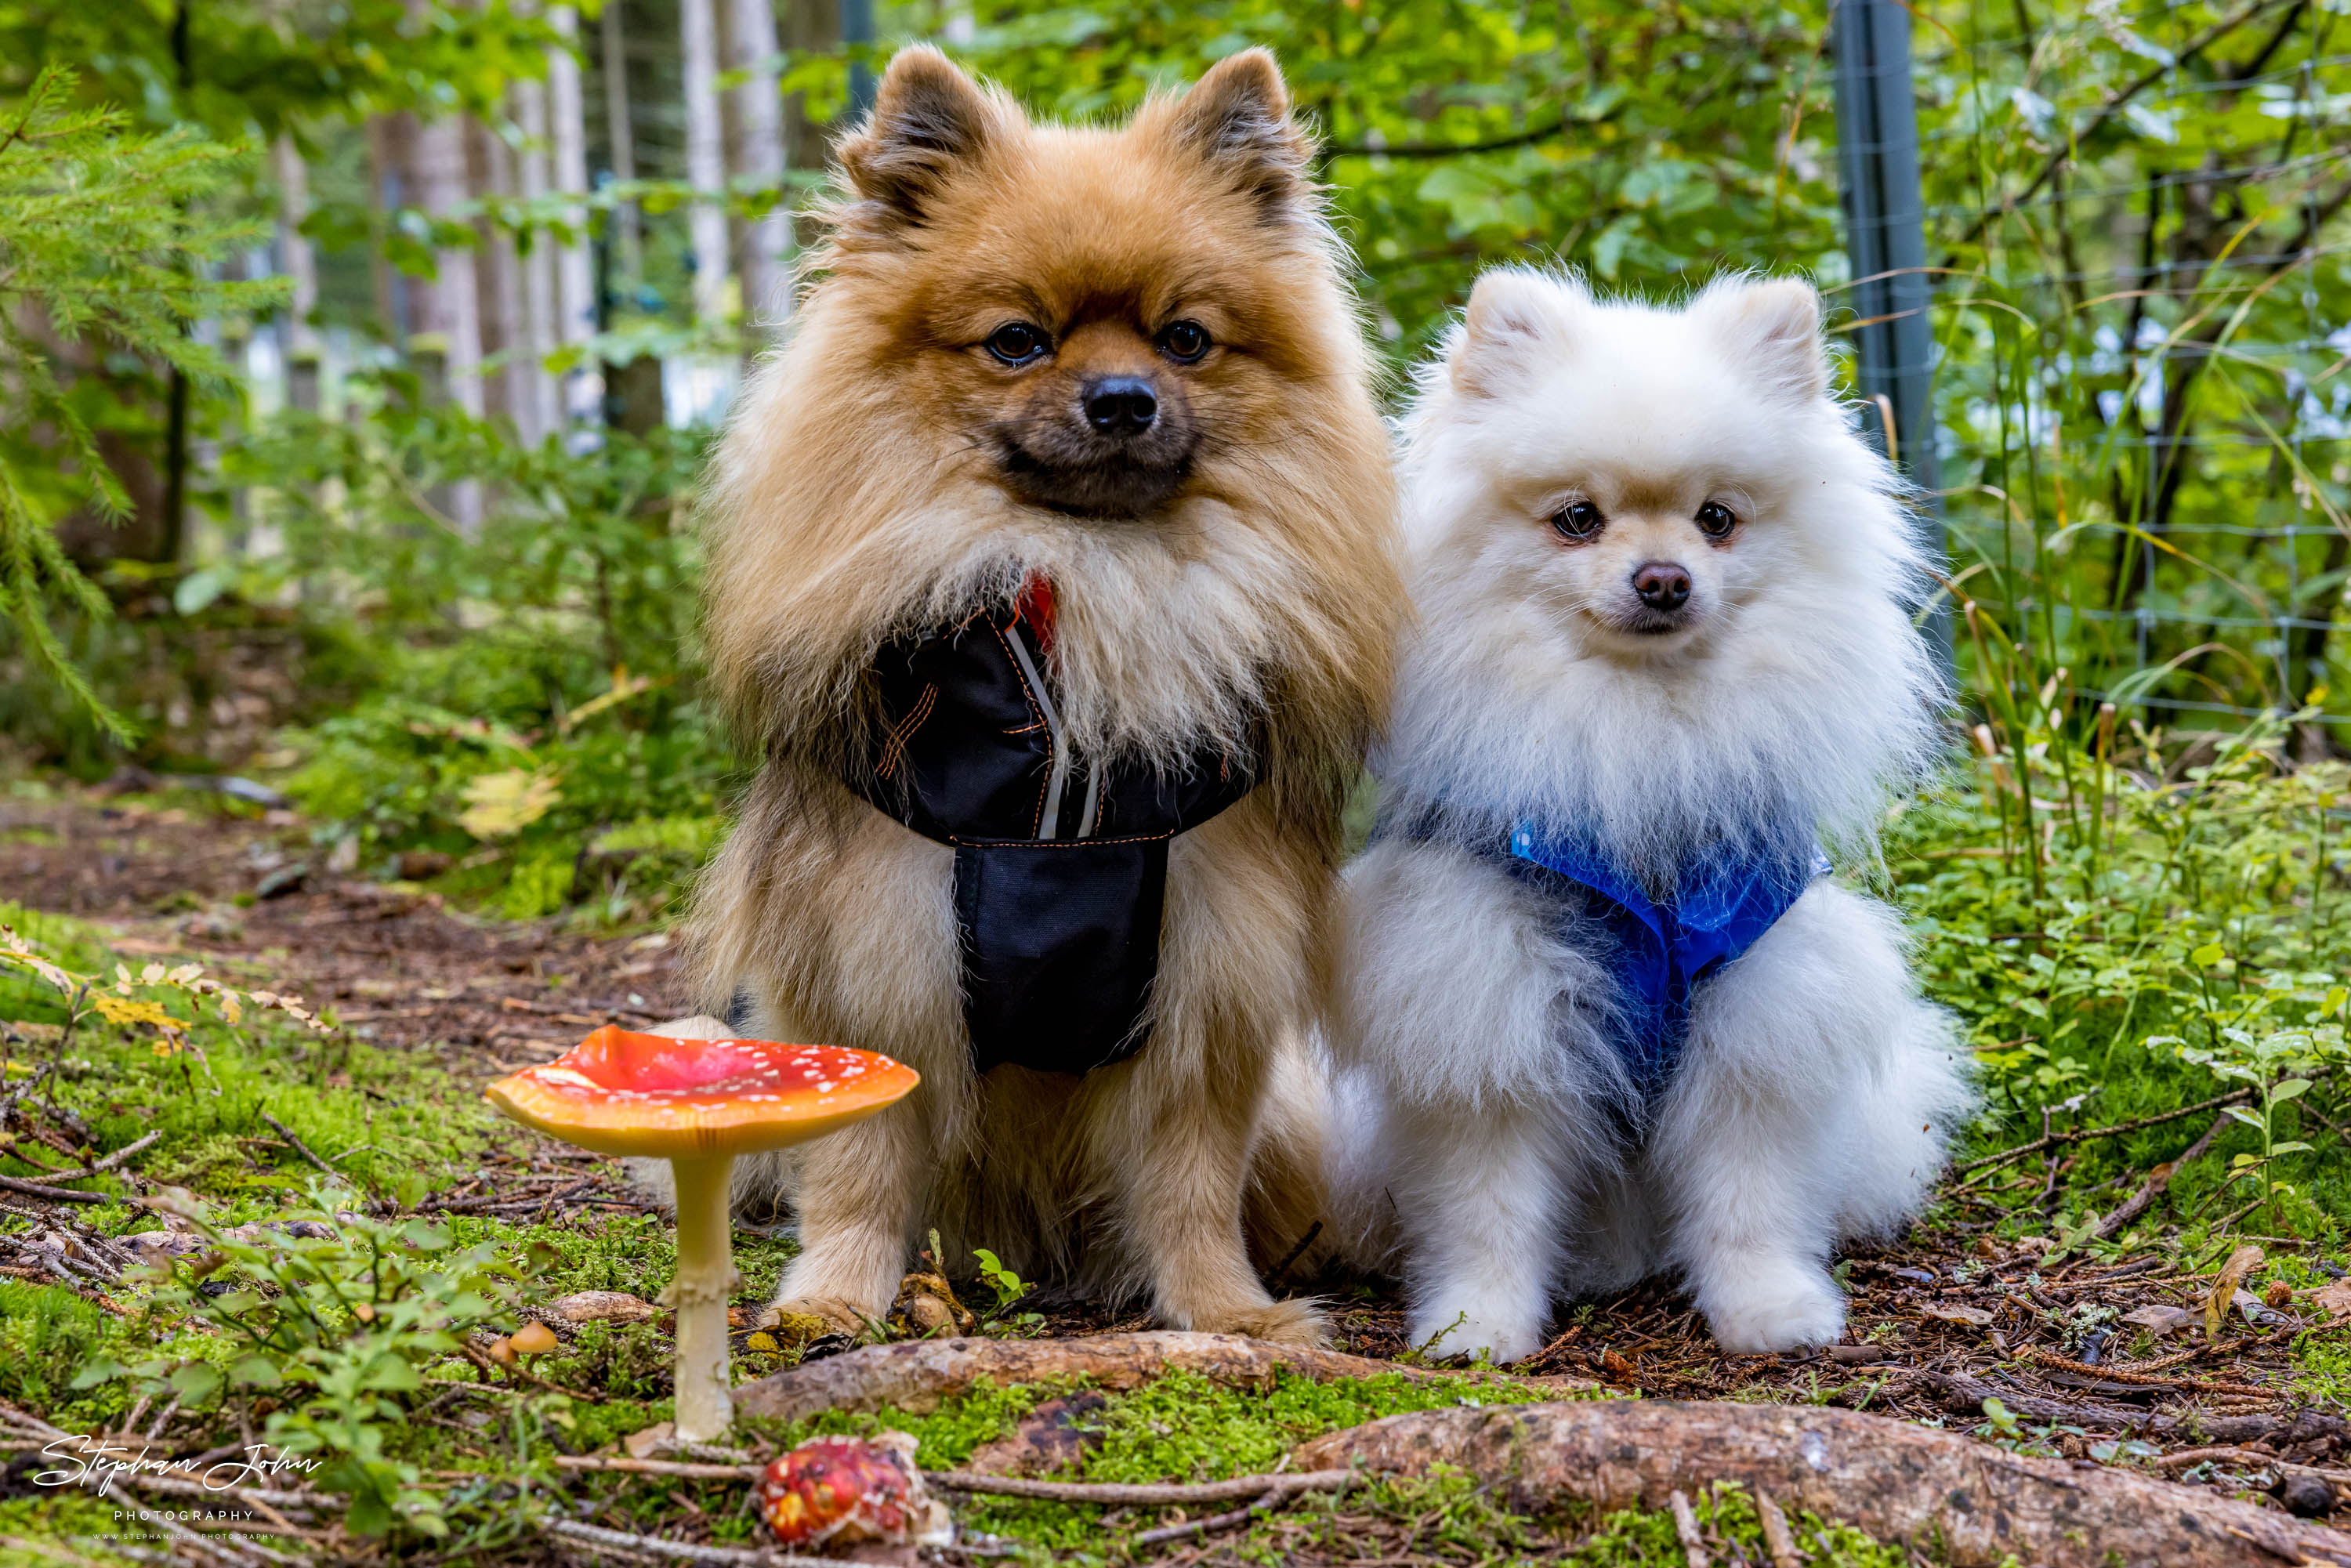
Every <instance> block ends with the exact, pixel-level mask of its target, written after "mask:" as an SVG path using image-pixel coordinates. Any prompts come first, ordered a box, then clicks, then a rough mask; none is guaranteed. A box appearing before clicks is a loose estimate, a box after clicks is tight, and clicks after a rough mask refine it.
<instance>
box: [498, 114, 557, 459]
mask: <svg viewBox="0 0 2351 1568" xmlns="http://www.w3.org/2000/svg"><path fill="white" fill-rule="evenodd" d="M507 91H508V93H509V95H510V97H511V100H512V103H513V106H514V117H515V123H516V124H517V125H518V126H520V127H521V129H522V151H521V152H519V153H518V154H517V156H516V159H515V163H516V166H517V172H519V173H520V174H521V176H522V181H521V183H522V196H523V200H524V202H525V203H526V204H528V205H529V206H531V207H534V208H535V207H536V206H537V205H538V204H539V203H540V202H542V201H544V200H545V199H546V198H547V197H548V196H549V195H550V194H552V193H553V192H554V189H555V179H554V160H553V158H552V156H551V155H550V152H549V145H548V143H549V134H548V115H547V84H546V83H545V82H543V81H540V80H538V79H537V78H529V77H526V78H523V79H522V80H520V81H517V82H516V83H515V84H514V85H513V86H512V87H511V88H509V89H507ZM522 263H523V268H522V273H523V291H522V292H523V319H524V324H525V333H526V336H525V339H524V342H523V346H522V353H521V356H520V357H521V359H522V361H524V363H525V364H526V366H527V367H528V372H527V375H526V377H525V382H524V384H525V386H526V387H527V388H528V396H529V398H530V439H531V440H532V441H534V442H538V441H543V440H545V439H546V438H547V436H548V435H549V433H550V432H553V431H556V430H559V429H560V428H561V427H562V424H563V406H562V403H561V402H560V401H559V391H558V389H557V387H556V384H555V378H554V377H553V376H551V375H549V373H548V370H547V359H548V356H549V354H552V353H553V352H555V341H556V339H555V329H556V317H557V314H558V312H559V304H558V301H557V299H556V296H555V287H556V285H555V246H554V243H553V236H551V235H548V234H546V233H544V232H541V233H538V234H534V235H532V236H531V244H530V248H529V249H528V251H526V252H525V253H524V255H523V258H522Z"/></svg>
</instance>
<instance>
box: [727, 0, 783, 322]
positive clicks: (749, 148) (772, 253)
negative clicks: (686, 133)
mask: <svg viewBox="0 0 2351 1568" xmlns="http://www.w3.org/2000/svg"><path fill="white" fill-rule="evenodd" d="M721 4H722V5H724V7H725V11H724V13H723V17H722V19H723V21H724V22H725V24H726V26H725V49H724V57H725V61H726V69H727V70H728V72H730V73H734V74H740V75H743V76H744V77H745V80H744V81H743V83H742V85H740V86H739V87H737V88H735V89H733V90H732V91H730V92H729V93H727V95H726V172H727V173H728V174H729V175H730V176H731V177H733V178H734V179H736V180H742V181H750V182H758V183H771V184H776V185H778V186H780V184H781V183H782V180H783V174H784V139H783V104H782V102H781V100H780V99H778V97H777V95H776V66H775V55H776V14H775V12H774V11H773V10H772V9H771V8H770V7H771V5H772V0H721ZM790 225H791V209H790V206H789V204H788V203H786V202H785V201H784V199H783V195H782V193H781V191H780V190H778V193H777V198H776V204H775V206H773V207H772V208H770V209H769V210H768V212H767V213H766V214H764V215H762V216H760V217H758V218H748V219H738V220H737V221H736V223H735V224H734V225H733V228H734V234H735V255H736V257H737V267H738V269H739V276H740V277H742V280H743V350H744V353H745V354H746V355H747V356H749V355H754V354H757V353H758V351H759V350H760V349H761V348H762V347H763V346H765V344H766V342H767V340H768V338H769V337H771V336H772V335H773V334H774V331H775V329H776V328H777V327H778V326H780V325H781V324H782V323H783V321H784V320H785V319H786V318H788V317H789V315H790V314H791V306H792V301H791V268H790V264H789V257H790V254H791V249H792V242H791V230H790Z"/></svg>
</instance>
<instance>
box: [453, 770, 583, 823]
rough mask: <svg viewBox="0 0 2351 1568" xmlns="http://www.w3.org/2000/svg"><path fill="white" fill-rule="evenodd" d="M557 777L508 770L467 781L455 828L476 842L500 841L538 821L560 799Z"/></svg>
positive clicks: (552, 774)
mask: <svg viewBox="0 0 2351 1568" xmlns="http://www.w3.org/2000/svg"><path fill="white" fill-rule="evenodd" d="M559 779H560V775H559V774H556V773H553V772H547V773H532V772H529V771H527V770H526V769H524V768H508V769H507V770H506V771H505V772H503V773H484V774H481V775H479V776H477V777H475V778H474V779H469V780H467V781H466V784H465V810H464V811H462V812H461V813H459V814H458V817H457V821H458V824H459V825H460V826H461V827H463V828H464V829H465V831H467V832H469V833H471V834H473V835H474V836H475V838H477V839H495V838H502V837H504V836H505V835H507V834H508V833H517V832H520V831H522V830H523V829H525V828H527V827H528V826H530V825H531V824H532V823H533V822H536V821H538V820H539V819H540V818H541V817H544V816H546V815H547V813H548V812H549V810H552V809H553V808H554V806H555V803H556V802H557V801H559V800H562V799H563V792H562V790H560V789H558V788H557V784H558V782H559Z"/></svg>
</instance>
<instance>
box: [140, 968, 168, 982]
mask: <svg viewBox="0 0 2351 1568" xmlns="http://www.w3.org/2000/svg"><path fill="white" fill-rule="evenodd" d="M162 977H163V966H162V965H161V964H150V965H148V966H147V967H145V968H143V969H141V970H140V971H139V983H140V984H141V985H142V986H152V985H154V984H155V983H156V982H157V981H159V980H161V979H162Z"/></svg>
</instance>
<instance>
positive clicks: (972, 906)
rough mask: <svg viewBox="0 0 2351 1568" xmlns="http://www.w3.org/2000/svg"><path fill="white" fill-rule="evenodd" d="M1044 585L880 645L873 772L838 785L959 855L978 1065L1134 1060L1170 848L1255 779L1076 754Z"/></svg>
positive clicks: (1220, 762) (1223, 761) (1217, 769)
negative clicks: (1053, 676) (1065, 718)
mask: <svg viewBox="0 0 2351 1568" xmlns="http://www.w3.org/2000/svg"><path fill="white" fill-rule="evenodd" d="M1052 634H1053V601H1052V591H1051V588H1050V585H1049V584H1047V583H1045V582H1044V580H1042V579H1033V578H1032V579H1031V580H1029V585H1028V586H1027V587H1026V588H1025V589H1024V590H1023V591H1022V592H1021V595H1020V598H1019V602H1018V603H1017V604H1013V605H999V606H994V607H990V608H988V609H986V610H981V611H977V612H974V613H973V614H971V615H969V616H967V617H966V618H965V619H964V620H962V621H961V622H957V623H956V624H955V625H953V626H950V627H947V628H946V630H944V631H941V632H935V633H933V634H931V635H929V636H924V637H916V638H907V639H903V640H901V641H899V642H895V643H890V644H888V645H887V646H885V647H884V648H883V650H882V651H881V653H879V654H878V655H877V656H876V657H875V659H874V662H873V668H872V679H873V681H874V683H875V685H876V687H877V688H878V691H877V695H878V696H879V699H880V701H879V703H878V705H877V707H876V710H875V711H876V719H875V727H874V731H873V734H872V743H873V744H872V753H871V766H870V767H869V768H866V769H864V770H862V772H861V773H859V774H857V775H855V776H852V777H851V778H849V779H846V780H845V781H846V782H847V783H848V784H849V786H850V788H851V789H853V790H855V791H856V792H857V793H859V794H860V795H862V796H863V797H864V798H865V799H866V800H869V801H871V802H872V805H873V806H874V807H875V808H876V809H877V810H881V811H883V812H885V813H886V814H888V815H890V816H892V817H894V818H896V819H897V820H898V821H902V822H904V824H905V825H906V826H907V827H909V828H912V829H913V830H914V831H916V832H918V833H920V834H922V835H923V836H924V837H925V838H926V839H933V840H935V841H938V842H940V843H943V844H949V845H952V846H954V849H955V852H956V866H955V900H956V925H957V926H958V928H959V935H960V936H961V939H962V948H963V1016H964V1023H965V1026H966V1027H967V1029H968V1030H969V1031H970V1034H971V1047H972V1055H973V1059H974V1065H975V1066H976V1067H977V1070H978V1071H982V1072H985V1071H987V1070H988V1069H990V1068H992V1067H997V1066H1000V1065H1002V1064H1003V1063H1006V1062H1011V1063H1014V1064H1016V1065H1018V1066H1021V1067H1027V1068H1032V1069H1034V1070H1036V1071H1040V1072H1079V1073H1082V1072H1087V1071H1092V1069H1094V1068H1097V1067H1104V1066H1107V1065H1109V1064H1110V1063H1112V1062H1113V1061H1123V1060H1125V1059H1126V1058H1127V1057H1130V1056H1132V1055H1134V1053H1135V1052H1136V1051H1141V1050H1142V1049H1143V1047H1144V1042H1145V1041H1146V1040H1147V1039H1148V1038H1149V1031H1148V1030H1146V1029H1145V1028H1144V1026H1143V1012H1144V1006H1145V1005H1146V1003H1147V1002H1148V1000H1149V998H1150V990H1151V982H1152V979H1153V977H1155V975H1157V973H1158V972H1159V919H1160V910H1161V905H1162V904H1163V903H1164V901H1165V896H1166V891H1167V841H1169V840H1170V839H1172V838H1174V837H1175V835H1176V834H1177V833H1180V832H1182V831H1185V830H1186V829H1187V828H1196V827H1198V826H1199V825H1200V824H1201V823H1202V822H1205V821H1207V820H1208V819H1209V818H1211V817H1213V816H1215V815H1216V814H1217V812H1219V811H1221V810H1224V809H1225V808H1226V807H1228V806H1229V805H1231V804H1232V803H1233V802H1234V801H1236V800H1239V799H1240V798H1241V797H1242V796H1243V795H1246V794H1248V793H1249V787H1250V785H1251V783H1252V782H1253V780H1252V779H1251V778H1250V775H1249V771H1248V768H1247V767H1246V765H1245V764H1244V763H1243V762H1241V761H1239V760H1238V759H1236V758H1232V757H1229V756H1228V755H1226V754H1225V753H1224V752H1223V751H1221V750H1218V749H1213V748H1211V749H1204V750H1202V751H1201V752H1199V753H1198V754H1196V756H1195V757H1193V758H1192V759H1191V762H1190V765H1189V766H1188V767H1186V768H1185V769H1184V771H1183V773H1182V774H1181V775H1180V776H1175V777H1171V776H1168V775H1166V774H1163V773H1161V772H1159V771H1158V770H1156V769H1154V768H1148V767H1144V766H1139V765H1134V764H1127V763H1113V764H1110V765H1108V766H1103V765H1102V764H1099V763H1089V762H1085V761H1083V760H1082V759H1081V758H1076V757H1074V756H1072V755H1071V747H1070V746H1069V745H1068V743H1067V742H1066V741H1065V740H1064V738H1063V736H1062V725H1061V715H1060V712H1059V710H1058V708H1057V707H1056V706H1055V695H1054V693H1053V690H1052V684H1051V682H1050V680H1049V679H1048V678H1047V674H1048V672H1049V670H1050V662H1051V653H1052Z"/></svg>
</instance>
